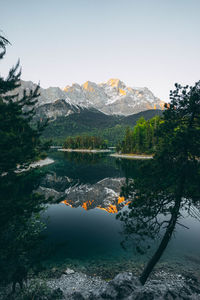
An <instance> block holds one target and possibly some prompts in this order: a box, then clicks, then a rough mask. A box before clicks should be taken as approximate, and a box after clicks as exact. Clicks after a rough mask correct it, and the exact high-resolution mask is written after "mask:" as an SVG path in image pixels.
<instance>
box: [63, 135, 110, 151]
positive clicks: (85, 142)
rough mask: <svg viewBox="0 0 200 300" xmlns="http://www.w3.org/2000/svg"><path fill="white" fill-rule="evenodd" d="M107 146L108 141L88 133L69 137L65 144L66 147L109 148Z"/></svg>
mask: <svg viewBox="0 0 200 300" xmlns="http://www.w3.org/2000/svg"><path fill="white" fill-rule="evenodd" d="M107 147H108V141H106V140H103V139H102V138H101V137H98V136H88V135H81V136H76V137H68V138H67V139H66V140H65V142H64V144H63V148H65V149H107Z"/></svg>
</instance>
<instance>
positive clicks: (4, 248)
mask: <svg viewBox="0 0 200 300" xmlns="http://www.w3.org/2000/svg"><path fill="white" fill-rule="evenodd" d="M8 44H9V42H8V41H7V40H6V39H5V38H4V37H0V49H2V51H1V53H0V59H3V58H4V55H5V53H6V46H7V45H8ZM20 75H21V71H20V70H19V62H18V63H17V64H16V66H14V67H13V68H11V69H10V71H9V72H8V76H7V78H3V77H0V148H1V151H0V245H1V247H0V281H5V282H9V281H11V280H12V274H13V273H14V272H15V271H16V269H17V268H18V266H19V265H26V264H27V265H29V267H30V264H31V262H30V261H31V259H32V258H33V257H34V256H35V257H36V256H37V255H36V252H37V247H36V245H37V244H38V238H39V235H40V231H41V226H42V224H41V223H40V222H39V221H38V213H39V212H40V210H41V209H42V207H43V204H44V202H45V200H44V198H43V197H42V196H40V195H38V194H37V193H34V192H33V191H34V190H36V188H37V186H38V184H39V177H40V174H39V171H38V170H31V169H30V170H28V168H27V167H28V166H29V164H30V163H31V162H33V161H35V160H36V159H38V157H40V154H41V151H43V150H45V149H47V147H48V144H47V143H46V144H42V143H41V141H40V135H41V132H42V130H43V128H44V124H40V123H38V124H37V127H35V128H33V127H32V126H31V125H30V121H31V120H32V117H33V115H34V106H35V104H36V102H37V97H38V95H39V93H38V91H39V86H38V87H37V88H36V89H35V90H34V91H30V92H26V91H24V93H23V96H22V97H21V98H20V97H19V95H18V93H17V90H16V88H18V87H20Z"/></svg>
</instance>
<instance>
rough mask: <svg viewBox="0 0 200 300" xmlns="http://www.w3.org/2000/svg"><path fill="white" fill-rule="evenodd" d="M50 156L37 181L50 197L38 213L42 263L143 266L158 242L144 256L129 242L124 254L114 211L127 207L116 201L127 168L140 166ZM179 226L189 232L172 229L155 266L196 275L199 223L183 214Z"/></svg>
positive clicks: (105, 158) (101, 157) (104, 157)
mask: <svg viewBox="0 0 200 300" xmlns="http://www.w3.org/2000/svg"><path fill="white" fill-rule="evenodd" d="M50 157H51V158H53V159H54V160H55V163H54V164H52V165H49V166H48V167H44V172H45V176H44V179H43V180H42V182H41V186H42V189H43V191H45V193H47V194H48V195H53V196H54V197H55V198H54V203H53V204H49V205H48V208H47V210H46V212H45V213H44V214H43V215H42V218H43V220H45V222H46V224H47V229H46V231H45V246H44V247H46V253H47V261H48V262H51V264H52V265H53V264H57V265H62V264H66V265H69V264H70V265H71V266H72V267H76V266H85V267H86V268H89V267H90V266H91V265H92V264H93V266H94V265H95V266H96V268H97V269H98V268H99V267H100V266H101V267H102V266H104V267H105V268H113V269H115V267H116V269H117V271H119V270H127V269H129V268H133V267H134V266H135V267H137V268H140V267H141V266H142V264H145V263H146V262H147V261H148V259H149V258H150V257H151V254H152V251H153V250H155V246H156V245H157V244H158V242H159V241H157V242H154V243H153V245H154V246H152V248H151V250H150V251H148V252H147V253H145V254H144V255H140V254H138V253H137V252H136V251H135V247H134V246H135V243H134V238H133V239H132V241H131V242H130V243H129V246H128V248H127V249H126V250H124V249H123V247H122V246H121V242H122V241H123V240H124V235H123V226H122V223H121V221H119V220H117V219H116V215H117V212H119V211H121V210H124V209H128V206H127V204H128V200H127V199H124V198H123V197H120V191H121V186H122V185H124V184H125V183H126V180H127V179H128V177H129V176H133V177H134V174H130V165H132V166H133V168H132V169H131V170H133V169H134V164H139V163H140V162H138V161H134V160H126V163H124V160H123V162H122V160H119V159H117V158H113V157H110V156H109V155H108V154H87V153H85V154H81V153H63V152H52V153H50ZM182 223H183V224H184V225H185V226H187V227H189V229H186V228H183V227H180V226H178V225H177V227H176V232H175V234H174V236H173V239H172V240H171V241H170V243H169V245H168V248H167V250H166V252H165V254H164V256H163V257H162V259H161V262H160V264H159V265H158V268H159V267H162V268H166V267H168V268H169V267H170V268H172V269H173V268H174V269H175V270H176V271H177V269H179V270H180V271H182V270H187V271H192V272H198V273H199V274H200V234H199V232H200V230H199V229H200V222H199V221H198V220H197V219H196V218H192V217H191V216H187V215H185V218H184V220H182ZM93 272H95V271H94V270H93Z"/></svg>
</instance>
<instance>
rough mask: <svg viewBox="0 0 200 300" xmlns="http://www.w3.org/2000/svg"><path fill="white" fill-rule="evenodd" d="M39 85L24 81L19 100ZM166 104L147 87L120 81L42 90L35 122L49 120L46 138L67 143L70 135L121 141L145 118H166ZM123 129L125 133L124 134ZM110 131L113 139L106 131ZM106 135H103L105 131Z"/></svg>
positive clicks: (114, 80)
mask: <svg viewBox="0 0 200 300" xmlns="http://www.w3.org/2000/svg"><path fill="white" fill-rule="evenodd" d="M35 87H36V84H34V83H33V82H31V81H21V87H20V88H19V90H18V93H19V96H22V95H23V90H27V91H29V90H31V89H32V90H34V88H35ZM163 107H164V102H163V101H161V100H160V99H159V98H157V97H155V96H154V95H153V93H152V92H151V91H150V90H149V89H148V88H146V87H144V88H131V87H127V86H126V85H125V84H124V83H123V82H122V81H120V80H119V79H110V80H108V81H107V82H106V83H100V84H96V83H94V82H91V81H87V82H85V83H84V84H83V85H79V84H77V83H74V84H72V86H66V87H65V88H64V89H63V90H62V89H60V88H59V87H49V88H47V89H43V88H41V87H40V96H39V97H38V103H37V106H36V114H35V117H34V118H35V121H38V120H44V119H49V125H48V126H47V128H46V130H45V131H44V137H46V138H53V139H54V140H55V139H62V140H63V139H64V138H65V137H66V136H68V135H77V134H83V133H87V134H88V133H89V134H98V135H101V136H102V137H104V138H106V139H109V140H111V139H112V137H113V136H115V138H114V140H113V143H114V142H115V141H116V138H117V136H118V138H121V137H122V136H123V134H124V130H125V127H126V126H127V125H129V126H134V125H135V123H136V121H137V120H138V119H139V118H140V117H141V116H144V117H145V118H146V119H149V118H151V117H153V116H155V115H158V114H159V115H160V114H162V109H163ZM122 127H123V130H122ZM107 129H111V130H109V135H107V133H106V134H105V130H107ZM102 130H103V131H104V132H103V133H102V132H101V131H102Z"/></svg>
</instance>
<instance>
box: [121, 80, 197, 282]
mask: <svg viewBox="0 0 200 300" xmlns="http://www.w3.org/2000/svg"><path fill="white" fill-rule="evenodd" d="M170 98H171V103H170V104H166V110H165V112H164V114H163V118H162V119H161V122H160V125H159V131H158V135H159V144H158V147H157V149H156V152H155V156H154V159H153V160H152V161H151V162H146V163H144V164H143V166H142V167H140V168H138V170H137V172H135V174H137V175H136V176H135V178H134V180H133V181H131V183H130V184H128V185H127V186H125V187H124V189H123V193H124V194H125V195H126V196H129V197H131V198H132V201H131V204H130V211H125V212H124V213H123V214H121V215H119V218H121V220H122V221H123V222H124V229H125V232H126V233H127V234H128V235H129V234H131V235H132V234H133V235H134V236H135V238H137V236H138V240H139V241H140V245H139V247H138V249H139V251H141V253H143V251H144V249H143V246H146V245H147V244H146V243H143V241H145V240H146V238H147V239H148V238H151V239H154V238H155V237H156V236H157V235H158V233H160V232H162V235H163V236H162V239H161V242H160V244H159V246H158V248H157V250H156V251H155V253H154V255H153V256H152V258H151V259H150V260H149V262H148V263H147V265H146V267H145V268H144V270H143V272H142V274H141V276H140V281H141V283H142V284H144V283H145V282H146V280H147V278H148V277H149V275H150V274H151V272H152V270H153V268H154V266H155V265H156V264H157V262H158V261H159V259H160V257H161V256H162V254H163V252H164V251H165V249H166V247H167V245H168V243H169V241H170V239H171V236H172V234H173V232H174V230H175V228H176V226H177V225H179V224H180V220H181V218H182V211H183V209H184V210H187V211H188V213H189V214H190V213H191V211H193V210H194V209H198V207H199V204H200V163H199V157H200V82H197V83H196V84H195V85H194V86H193V87H188V86H186V87H182V86H180V85H178V84H176V85H175V90H174V91H171V92H170ZM141 249H142V250H141Z"/></svg>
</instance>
